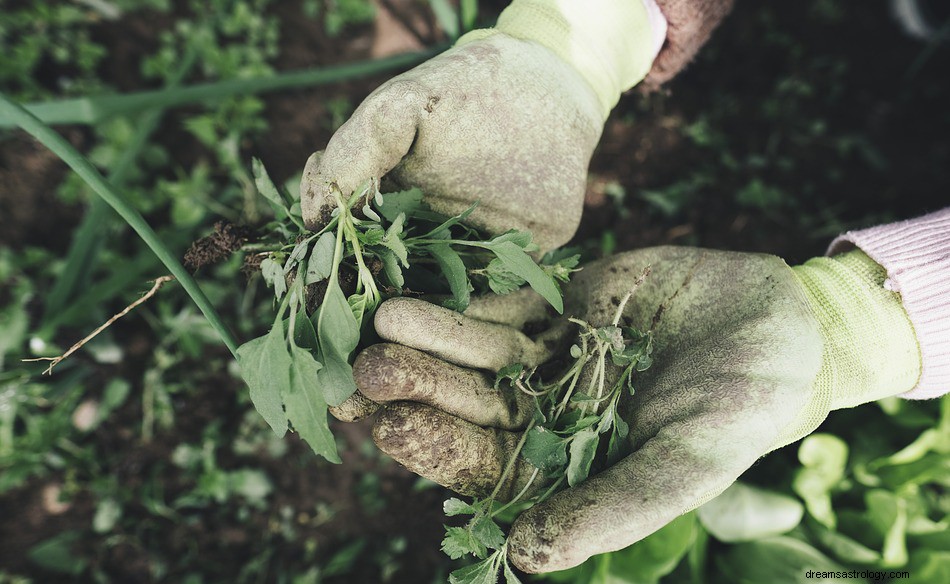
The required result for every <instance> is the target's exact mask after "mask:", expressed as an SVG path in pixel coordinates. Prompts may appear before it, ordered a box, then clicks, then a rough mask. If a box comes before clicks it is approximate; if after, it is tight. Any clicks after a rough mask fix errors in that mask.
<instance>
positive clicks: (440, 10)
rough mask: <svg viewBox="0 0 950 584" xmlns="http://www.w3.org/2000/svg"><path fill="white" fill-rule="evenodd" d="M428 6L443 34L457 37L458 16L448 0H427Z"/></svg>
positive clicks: (451, 37)
mask: <svg viewBox="0 0 950 584" xmlns="http://www.w3.org/2000/svg"><path fill="white" fill-rule="evenodd" d="M429 6H430V7H432V13H433V14H434V15H435V19H436V21H438V23H439V26H440V27H442V30H443V31H445V35H446V36H447V37H449V38H450V39H454V38H458V36H459V16H458V13H457V12H456V11H455V8H454V7H453V6H452V5H451V4H449V2H448V0H429Z"/></svg>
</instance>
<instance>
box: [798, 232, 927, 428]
mask: <svg viewBox="0 0 950 584" xmlns="http://www.w3.org/2000/svg"><path fill="white" fill-rule="evenodd" d="M792 270H793V271H794V273H795V275H796V276H797V277H798V279H799V281H800V282H801V283H802V286H804V289H805V296H806V297H807V299H808V302H809V304H810V305H811V307H812V310H814V313H815V317H816V319H817V320H818V324H819V327H820V330H821V334H822V337H823V339H824V343H825V345H824V351H823V355H822V366H821V370H820V371H819V374H818V379H817V380H816V382H815V383H816V396H818V400H817V401H818V402H826V403H827V404H828V407H829V409H831V410H836V409H840V408H848V407H853V406H856V405H859V404H863V403H867V402H869V401H874V400H878V399H881V398H884V397H889V396H892V395H896V394H899V393H902V392H905V391H907V390H909V389H911V388H912V387H914V385H915V384H916V383H917V380H918V378H919V377H920V372H921V353H920V347H919V345H918V343H917V337H916V335H915V333H914V327H913V325H912V324H911V322H910V319H909V318H908V316H907V312H906V311H905V310H904V307H903V306H902V305H901V298H900V295H899V294H897V293H895V292H890V291H888V290H886V289H885V288H884V281H885V280H886V279H887V272H886V270H885V269H884V268H883V267H882V266H880V265H879V264H877V263H876V262H875V261H874V260H872V259H871V258H869V257H868V256H867V255H866V254H865V253H864V252H862V251H860V250H854V251H850V252H848V253H844V254H841V255H837V256H834V257H831V258H815V259H812V260H809V261H808V262H806V263H805V264H804V265H803V266H797V267H794V268H792ZM829 400H830V401H829ZM822 409H823V408H822ZM826 411H827V410H826Z"/></svg>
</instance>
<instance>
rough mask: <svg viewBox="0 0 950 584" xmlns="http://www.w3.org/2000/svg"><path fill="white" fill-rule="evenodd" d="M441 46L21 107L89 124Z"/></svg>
mask: <svg viewBox="0 0 950 584" xmlns="http://www.w3.org/2000/svg"><path fill="white" fill-rule="evenodd" d="M444 48H445V47H442V46H440V47H435V48H432V49H429V50H426V51H420V52H416V53H406V54H403V55H396V56H393V57H388V58H385V59H373V60H371V61H361V62H359V63H351V64H348V65H340V66H337V67H327V68H321V69H308V70H304V71H289V72H286V73H278V74H277V75H270V76H267V77H252V78H249V79H228V80H225V81H217V82H214V83H201V84H198V85H191V86H187V87H180V88H171V89H157V90H154V91H140V92H137V93H128V94H120V95H102V96H96V97H82V98H77V99H64V100H60V101H52V102H45V103H35V104H27V105H26V106H25V108H26V109H27V110H28V111H29V112H30V113H32V114H33V115H34V116H36V117H37V118H38V119H40V120H42V121H43V122H45V123H47V124H50V125H56V124H95V123H97V122H100V121H102V120H103V119H106V118H108V117H111V116H116V115H123V114H132V113H136V112H140V111H142V110H147V109H152V108H158V107H161V108H172V107H176V106H180V105H185V104H189V103H195V102H200V101H213V100H220V99H225V98H228V97H233V96H235V95H251V94H256V93H266V92H269V91H279V90H285V89H297V88H301V87H313V86H317V85H326V84H329V83H336V82H338V81H345V80H348V79H354V78H357V77H365V76H368V75H375V74H377V73H383V72H385V71H389V70H392V69H399V68H404V67H410V66H412V65H416V64H418V63H421V62H423V61H425V60H427V59H429V58H431V57H433V56H435V55H436V54H438V53H439V52H441V51H442V50H444ZM15 125H17V122H16V121H15V119H14V117H13V116H11V115H10V114H9V113H5V112H0V128H5V127H12V126H15Z"/></svg>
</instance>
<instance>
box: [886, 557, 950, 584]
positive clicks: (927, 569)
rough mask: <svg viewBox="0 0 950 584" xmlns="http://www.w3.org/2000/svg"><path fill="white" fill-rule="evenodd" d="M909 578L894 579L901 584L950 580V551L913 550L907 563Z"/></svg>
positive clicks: (929, 583) (922, 583)
mask: <svg viewBox="0 0 950 584" xmlns="http://www.w3.org/2000/svg"><path fill="white" fill-rule="evenodd" d="M907 571H908V572H909V573H910V578H904V579H901V580H894V582H901V584H904V583H906V584H933V583H934V582H950V551H943V550H921V551H920V552H915V553H914V554H913V555H912V556H911V559H910V564H908V565H907Z"/></svg>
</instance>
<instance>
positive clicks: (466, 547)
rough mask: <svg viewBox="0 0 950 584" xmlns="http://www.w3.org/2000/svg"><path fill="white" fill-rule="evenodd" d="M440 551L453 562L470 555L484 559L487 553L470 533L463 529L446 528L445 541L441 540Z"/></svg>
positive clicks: (482, 545)
mask: <svg viewBox="0 0 950 584" xmlns="http://www.w3.org/2000/svg"><path fill="white" fill-rule="evenodd" d="M442 551H443V552H445V555H447V556H449V557H450V558H452V559H453V560H457V559H459V558H461V557H463V556H465V555H468V554H472V555H473V556H475V557H478V558H484V557H485V554H487V553H488V551H487V549H486V548H485V546H484V544H482V542H480V541H479V540H478V538H476V537H475V536H474V535H473V534H472V532H471V531H470V530H468V529H466V528H464V527H446V528H445V539H443V540H442Z"/></svg>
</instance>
